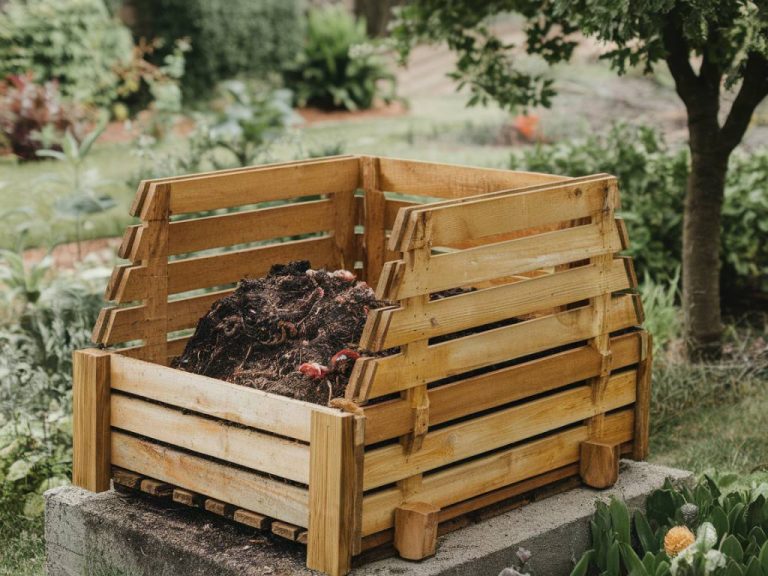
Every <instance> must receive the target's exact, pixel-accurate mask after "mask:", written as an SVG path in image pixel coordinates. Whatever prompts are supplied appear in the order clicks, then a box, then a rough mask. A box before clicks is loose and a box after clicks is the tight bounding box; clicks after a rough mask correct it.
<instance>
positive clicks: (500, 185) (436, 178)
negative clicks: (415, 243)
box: [379, 158, 567, 198]
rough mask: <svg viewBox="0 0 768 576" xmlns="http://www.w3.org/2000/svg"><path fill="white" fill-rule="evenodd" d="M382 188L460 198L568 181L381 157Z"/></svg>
mask: <svg viewBox="0 0 768 576" xmlns="http://www.w3.org/2000/svg"><path fill="white" fill-rule="evenodd" d="M379 162H380V166H381V176H380V181H381V189H382V190H386V191H387V192H399V193H404V194H413V195H416V196H437V197H440V198H458V197H463V196H470V195H474V194H483V193H486V192H492V191H494V190H502V189H507V188H518V187H522V186H530V185H532V184H541V183H547V182H558V181H561V180H566V179H567V178H565V177H563V176H555V175H552V174H538V173H534V172H516V171H512V170H495V169H491V168H473V167H470V166H458V165H455V164H442V163H437V162H418V161H415V160H400V159H397V158H379Z"/></svg>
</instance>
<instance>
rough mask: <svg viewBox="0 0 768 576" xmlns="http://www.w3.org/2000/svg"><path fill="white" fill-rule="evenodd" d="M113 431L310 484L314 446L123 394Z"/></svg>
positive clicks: (114, 401) (116, 403)
mask: <svg viewBox="0 0 768 576" xmlns="http://www.w3.org/2000/svg"><path fill="white" fill-rule="evenodd" d="M110 418H111V424H112V427H113V428H119V429H121V430H126V431H128V432H133V433H135V434H140V435H142V436H146V437H149V438H154V439H155V440H160V441H161V442H165V443H166V444H171V445H173V446H178V447H180V448H184V449H186V450H191V451H192V452H197V453H199V454H204V455H206V456H212V457H214V458H218V459H219V460H224V461H225V462H232V463H233V464H239V465H240V466H245V467H246V468H252V469H254V470H258V471H260V472H266V473H268V474H274V475H276V476H280V477H282V478H287V479H289V480H294V481H296V482H300V483H302V484H309V446H308V445H306V444H301V443H299V442H295V441H292V440H285V439H283V438H278V437H276V436H270V435H268V434H263V433H260V432H256V431H253V430H248V429H245V428H240V427H236V426H232V425H227V424H224V423H222V422H219V421H216V420H211V419H209V418H202V417H200V416H196V415H194V414H191V413H189V412H182V411H181V410H175V409H173V408H167V407H164V406H160V405H158V404H154V403H150V402H146V401H144V400H140V399H138V398H133V397H130V396H125V395H123V394H112V396H111V400H110Z"/></svg>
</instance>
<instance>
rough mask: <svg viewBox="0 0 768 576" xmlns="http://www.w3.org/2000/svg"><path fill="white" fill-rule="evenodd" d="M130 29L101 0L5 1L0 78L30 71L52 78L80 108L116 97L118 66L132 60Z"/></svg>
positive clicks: (1, 15)
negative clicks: (116, 70)
mask: <svg viewBox="0 0 768 576" xmlns="http://www.w3.org/2000/svg"><path fill="white" fill-rule="evenodd" d="M132 48H133V43H132V41H131V35H130V32H129V30H128V29H127V28H126V27H125V26H123V25H122V24H120V23H119V22H118V21H117V20H115V19H113V18H112V17H111V16H110V15H109V12H108V11H107V9H106V7H105V6H104V3H103V1H102V0H10V1H9V2H8V3H7V4H6V5H5V7H4V8H2V9H1V10H0V78H2V77H5V76H8V75H22V74H26V73H27V72H32V74H33V75H34V77H35V79H36V80H37V81H39V82H45V81H49V80H57V81H58V82H59V84H60V87H61V90H62V93H63V94H64V95H65V96H67V97H68V98H70V99H73V100H75V101H76V102H78V103H81V104H96V105H99V106H107V105H109V104H110V103H112V102H113V101H114V100H115V98H116V96H117V87H118V84H119V78H118V76H117V74H116V72H115V69H116V67H117V66H118V65H121V64H125V63H126V62H127V61H129V60H130V58H131V50H132Z"/></svg>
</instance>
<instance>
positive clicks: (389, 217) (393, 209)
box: [384, 198, 422, 230]
mask: <svg viewBox="0 0 768 576" xmlns="http://www.w3.org/2000/svg"><path fill="white" fill-rule="evenodd" d="M411 206H422V203H421V202H413V201H411V200H394V199H391V198H387V199H386V200H385V201H384V229H385V230H391V229H392V226H394V224H395V220H396V219H397V213H398V211H399V210H400V208H410V207H411Z"/></svg>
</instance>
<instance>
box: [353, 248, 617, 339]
mask: <svg viewBox="0 0 768 576" xmlns="http://www.w3.org/2000/svg"><path fill="white" fill-rule="evenodd" d="M629 287H630V281H629V278H628V276H627V271H626V268H625V266H624V261H623V260H615V261H614V265H613V267H612V269H611V275H610V276H609V277H607V278H605V277H604V276H603V274H602V271H601V269H599V268H597V267H595V266H582V267H579V268H572V269H569V270H566V271H563V272H560V273H556V274H550V275H547V276H540V277H538V278H534V279H530V280H524V281H522V282H515V283H513V284H507V285H502V286H496V287H491V288H486V289H484V290H478V291H475V292H470V293H468V294H462V295H459V296H454V297H451V298H444V299H440V300H436V301H433V302H429V303H427V304H426V305H425V306H424V312H423V313H422V314H417V313H416V312H415V311H414V310H412V309H411V307H410V306H400V307H399V308H382V309H378V310H373V311H372V312H371V314H370V315H369V317H368V319H367V321H366V324H365V330H364V331H363V335H362V339H361V342H360V346H361V347H362V348H363V349H364V350H372V351H379V350H384V349H387V348H393V347H395V346H400V345H402V344H405V343H407V342H413V341H416V340H421V339H425V338H433V337H435V336H442V335H445V334H450V333H452V332H458V331H461V330H466V329H469V328H473V327H475V326H484V325H486V324H491V323H493V322H496V321H499V320H505V319H508V318H513V317H515V316H522V315H524V314H530V313H532V312H537V311H540V310H546V309H549V308H553V307H555V306H562V305H565V304H570V303H572V302H578V301H580V300H585V299H587V298H590V297H592V296H596V295H598V294H604V293H606V292H616V291H618V290H625V289H627V288H629ZM377 316H381V318H377Z"/></svg>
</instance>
